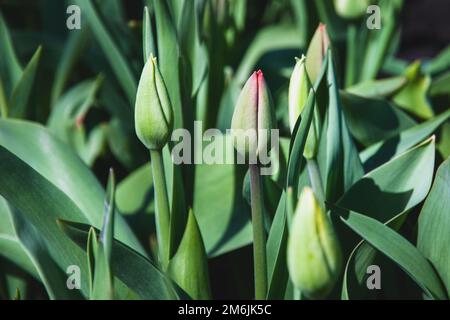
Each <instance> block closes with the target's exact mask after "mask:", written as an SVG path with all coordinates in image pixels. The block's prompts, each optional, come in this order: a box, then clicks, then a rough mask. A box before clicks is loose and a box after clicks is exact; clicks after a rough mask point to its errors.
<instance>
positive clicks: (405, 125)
mask: <svg viewBox="0 0 450 320" xmlns="http://www.w3.org/2000/svg"><path fill="white" fill-rule="evenodd" d="M340 96H341V99H342V106H343V111H344V115H345V119H346V120H347V124H348V128H349V130H350V132H351V134H352V136H353V137H355V139H356V140H358V141H359V142H360V143H361V144H363V145H365V146H369V145H371V144H374V143H376V142H379V141H382V140H386V139H388V138H391V137H393V136H395V135H397V134H399V133H400V132H401V131H404V130H406V129H409V128H411V127H413V126H414V125H415V124H416V122H415V121H414V120H413V119H412V118H411V117H409V116H408V115H407V114H406V113H404V112H403V111H401V110H400V109H398V108H395V107H394V106H392V105H391V104H390V103H389V102H387V101H386V100H381V99H375V98H363V97H359V96H357V95H353V94H350V93H347V92H343V91H341V94H340Z"/></svg>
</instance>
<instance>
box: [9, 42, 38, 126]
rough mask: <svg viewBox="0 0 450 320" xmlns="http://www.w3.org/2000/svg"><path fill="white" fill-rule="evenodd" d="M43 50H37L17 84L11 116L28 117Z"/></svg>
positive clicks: (10, 106) (13, 94)
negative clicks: (27, 113)
mask: <svg viewBox="0 0 450 320" xmlns="http://www.w3.org/2000/svg"><path fill="white" fill-rule="evenodd" d="M41 52H42V48H41V47H39V48H37V50H36V52H35V53H34V55H33V57H32V58H31V60H30V62H28V65H27V66H26V67H25V69H24V70H23V73H22V75H21V77H20V79H19V81H18V82H17V84H16V86H15V87H14V90H13V92H12V96H11V99H10V101H9V116H11V117H14V118H23V117H24V116H25V115H26V112H27V107H28V106H29V105H30V103H29V99H30V95H31V90H32V89H33V84H34V79H35V76H36V71H37V68H38V64H39V60H40V59H41Z"/></svg>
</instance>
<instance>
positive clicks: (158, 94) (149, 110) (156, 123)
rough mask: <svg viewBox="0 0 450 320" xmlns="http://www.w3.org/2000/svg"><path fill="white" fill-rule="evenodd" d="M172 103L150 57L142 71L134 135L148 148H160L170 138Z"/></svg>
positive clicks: (152, 58)
mask: <svg viewBox="0 0 450 320" xmlns="http://www.w3.org/2000/svg"><path fill="white" fill-rule="evenodd" d="M172 119H173V115H172V105H171V103H170V99H169V94H168V93H167V89H166V85H165V84H164V80H163V77H162V75H161V73H160V72H159V69H158V66H157V64H156V58H155V57H153V55H150V59H148V60H147V63H146V64H145V66H144V69H143V70H142V74H141V79H140V80H139V85H138V89H137V94H136V106H135V113H134V120H135V129H136V134H137V136H138V138H139V140H141V142H142V143H143V144H144V145H145V146H146V147H147V148H148V149H150V150H161V149H162V148H163V147H164V145H165V144H166V143H167V141H168V140H169V136H170V134H171V132H172V126H173V120H172Z"/></svg>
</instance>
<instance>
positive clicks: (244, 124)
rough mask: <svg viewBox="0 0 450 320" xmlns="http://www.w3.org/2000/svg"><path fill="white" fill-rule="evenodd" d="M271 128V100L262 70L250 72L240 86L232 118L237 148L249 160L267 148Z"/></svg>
mask: <svg viewBox="0 0 450 320" xmlns="http://www.w3.org/2000/svg"><path fill="white" fill-rule="evenodd" d="M272 127H273V116H272V99H271V97H270V92H269V89H268V88H267V85H266V82H265V80H264V76H263V73H262V72H261V70H258V71H257V72H253V74H252V75H251V77H250V78H249V79H248V80H247V82H246V83H245V85H244V88H242V91H241V93H240V95H239V98H238V100H237V102H236V107H235V109H234V114H233V119H232V120H231V135H232V137H233V144H234V147H235V148H236V150H237V151H238V152H239V153H240V154H241V155H244V156H249V158H250V159H252V157H253V158H256V157H257V156H258V154H259V153H260V152H262V151H265V150H268V146H269V141H270V130H271V129H272Z"/></svg>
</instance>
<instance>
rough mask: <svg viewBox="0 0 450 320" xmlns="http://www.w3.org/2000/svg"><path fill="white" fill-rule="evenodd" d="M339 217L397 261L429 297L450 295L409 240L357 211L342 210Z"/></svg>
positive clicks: (437, 297)
mask: <svg viewBox="0 0 450 320" xmlns="http://www.w3.org/2000/svg"><path fill="white" fill-rule="evenodd" d="M339 216H340V218H341V220H342V221H343V222H344V223H345V224H346V225H347V226H348V227H349V228H351V229H352V230H353V231H354V232H356V233H357V234H358V235H360V236H361V237H362V238H363V239H364V240H366V241H367V242H368V243H370V244H371V245H372V246H373V247H375V248H376V249H377V250H379V251H380V252H382V253H383V254H384V255H386V256H387V257H388V258H390V259H392V260H393V261H394V262H395V263H396V264H398V265H399V266H400V268H402V269H403V270H404V271H405V272H406V273H407V274H408V275H409V276H410V277H411V278H412V279H413V280H414V281H415V282H416V283H417V284H418V285H419V286H420V287H421V288H422V290H423V291H424V293H425V294H427V295H428V296H429V297H430V298H432V299H446V298H447V295H446V292H445V290H444V288H443V286H442V283H441V280H440V279H439V276H438V275H437V273H436V272H435V271H434V269H433V267H432V265H431V264H430V263H429V261H428V260H427V259H426V258H425V257H424V256H423V255H422V254H421V253H420V251H419V250H418V249H417V248H416V247H414V246H413V245H412V244H411V243H410V242H408V240H406V239H405V238H403V237H402V236H401V235H399V234H398V233H396V232H395V231H394V230H392V229H391V228H389V227H387V226H385V225H384V224H382V223H381V222H379V221H377V220H375V219H373V218H370V217H368V216H365V215H362V214H359V213H357V212H354V211H346V210H341V212H339Z"/></svg>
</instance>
